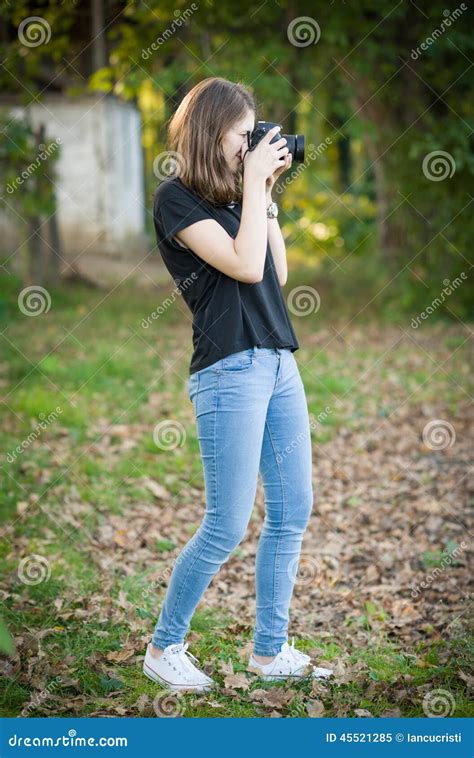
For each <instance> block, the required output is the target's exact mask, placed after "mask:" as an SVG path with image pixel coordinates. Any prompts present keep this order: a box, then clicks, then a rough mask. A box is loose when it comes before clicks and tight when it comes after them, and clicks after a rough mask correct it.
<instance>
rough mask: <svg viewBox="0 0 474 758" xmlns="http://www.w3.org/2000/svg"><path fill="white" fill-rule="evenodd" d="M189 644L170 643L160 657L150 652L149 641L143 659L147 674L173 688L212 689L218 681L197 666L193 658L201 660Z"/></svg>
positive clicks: (168, 687) (163, 684) (200, 690)
mask: <svg viewBox="0 0 474 758" xmlns="http://www.w3.org/2000/svg"><path fill="white" fill-rule="evenodd" d="M188 644H189V643H188V642H186V643H183V642H178V643H174V644H172V645H168V646H167V647H165V649H164V650H163V652H162V654H161V655H160V657H159V658H155V657H154V656H153V655H152V654H151V652H150V647H151V642H149V643H148V645H147V648H146V653H145V660H144V661H143V673H144V674H145V676H147V677H148V678H149V679H153V681H154V682H158V683H159V684H161V685H162V686H163V687H166V688H167V689H171V690H193V691H195V692H205V691H207V690H209V689H211V687H212V686H213V685H215V684H216V682H215V681H214V680H213V679H211V677H210V676H207V674H205V673H204V672H203V671H200V670H199V669H198V668H196V666H195V665H194V663H193V662H192V660H191V658H193V659H194V660H195V661H196V663H199V661H198V659H197V658H196V657H195V656H194V655H193V654H192V653H190V652H189V650H188ZM188 656H189V657H188Z"/></svg>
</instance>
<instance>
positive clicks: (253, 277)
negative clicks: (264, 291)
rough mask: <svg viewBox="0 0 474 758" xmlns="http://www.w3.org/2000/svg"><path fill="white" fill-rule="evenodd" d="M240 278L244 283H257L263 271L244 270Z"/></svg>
mask: <svg viewBox="0 0 474 758" xmlns="http://www.w3.org/2000/svg"><path fill="white" fill-rule="evenodd" d="M240 279H241V281H242V282H245V283H246V284H257V283H258V282H261V281H262V279H263V271H244V272H242V274H241V277H240Z"/></svg>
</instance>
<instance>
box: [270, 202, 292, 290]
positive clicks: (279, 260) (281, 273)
mask: <svg viewBox="0 0 474 758" xmlns="http://www.w3.org/2000/svg"><path fill="white" fill-rule="evenodd" d="M271 202H272V196H271V194H269V193H267V195H266V207H268V206H269V204H270V203H271ZM265 215H266V214H265ZM267 222H268V223H267V233H268V242H269V243H270V248H271V251H272V256H273V261H274V263H275V268H276V270H277V275H278V281H279V282H280V285H281V286H282V287H283V285H284V284H286V280H287V278H288V265H287V261H286V245H285V240H284V238H283V234H282V232H281V229H280V224H279V223H278V219H277V218H267Z"/></svg>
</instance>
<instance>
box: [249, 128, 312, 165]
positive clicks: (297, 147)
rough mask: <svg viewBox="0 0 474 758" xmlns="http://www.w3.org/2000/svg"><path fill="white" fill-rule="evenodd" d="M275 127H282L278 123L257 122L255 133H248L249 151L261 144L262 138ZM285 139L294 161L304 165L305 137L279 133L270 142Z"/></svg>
mask: <svg viewBox="0 0 474 758" xmlns="http://www.w3.org/2000/svg"><path fill="white" fill-rule="evenodd" d="M274 126H280V127H281V124H278V123H277V122H276V121H257V123H256V124H255V128H254V130H253V132H247V145H248V148H249V150H253V149H254V147H255V146H256V145H258V143H259V142H260V140H261V139H262V137H264V136H265V134H266V133H267V132H269V131H270V129H273V127H274ZM281 137H284V138H285V139H286V146H287V148H288V150H289V152H290V153H291V155H292V156H293V160H294V161H296V162H297V163H303V161H304V135H303V134H281V133H280V132H277V134H275V135H274V136H273V138H272V139H271V140H270V142H276V141H277V140H279V139H281Z"/></svg>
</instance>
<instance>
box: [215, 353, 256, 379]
mask: <svg viewBox="0 0 474 758" xmlns="http://www.w3.org/2000/svg"><path fill="white" fill-rule="evenodd" d="M254 358H255V351H254V349H253V347H249V348H247V350H240V351H239V352H238V353H231V354H230V355H227V356H226V357H225V358H223V359H222V361H221V367H220V370H221V372H223V373H226V372H229V373H230V372H233V371H246V370H247V369H249V368H251V367H252V366H253V363H254Z"/></svg>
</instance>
